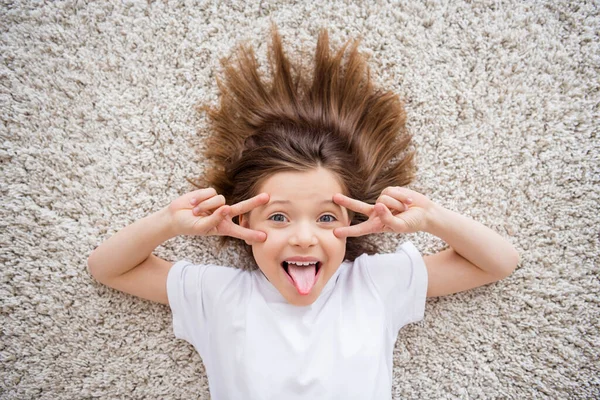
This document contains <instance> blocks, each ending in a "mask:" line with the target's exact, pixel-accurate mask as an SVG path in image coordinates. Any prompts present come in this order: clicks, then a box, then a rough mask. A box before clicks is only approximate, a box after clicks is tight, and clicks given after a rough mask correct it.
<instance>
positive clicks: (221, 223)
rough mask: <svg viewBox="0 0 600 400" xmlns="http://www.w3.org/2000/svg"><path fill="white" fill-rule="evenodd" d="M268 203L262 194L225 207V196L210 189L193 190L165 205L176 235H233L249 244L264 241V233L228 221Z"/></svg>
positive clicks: (265, 194)
mask: <svg viewBox="0 0 600 400" xmlns="http://www.w3.org/2000/svg"><path fill="white" fill-rule="evenodd" d="M268 202H269V195H268V194H267V193H261V194H259V195H258V196H255V197H252V198H251V199H248V200H244V201H241V202H239V203H237V204H234V205H231V206H228V205H226V204H225V197H224V196H223V195H220V194H217V191H216V190H215V189H213V188H207V189H200V190H195V191H193V192H189V193H186V194H184V195H183V196H181V197H179V198H177V199H175V200H173V201H172V202H171V204H170V205H169V206H168V210H169V215H170V216H171V220H172V221H173V225H174V226H173V229H174V230H175V232H176V233H177V235H200V236H211V235H218V236H233V237H236V238H238V239H242V240H247V241H249V242H264V241H265V240H266V238H267V234H266V233H264V232H261V231H255V230H252V229H247V228H243V227H241V226H239V225H237V224H235V223H234V222H233V221H232V220H231V218H232V217H234V216H236V215H240V214H245V213H247V212H249V211H250V210H252V209H254V208H256V207H258V206H261V205H263V204H266V203H268Z"/></svg>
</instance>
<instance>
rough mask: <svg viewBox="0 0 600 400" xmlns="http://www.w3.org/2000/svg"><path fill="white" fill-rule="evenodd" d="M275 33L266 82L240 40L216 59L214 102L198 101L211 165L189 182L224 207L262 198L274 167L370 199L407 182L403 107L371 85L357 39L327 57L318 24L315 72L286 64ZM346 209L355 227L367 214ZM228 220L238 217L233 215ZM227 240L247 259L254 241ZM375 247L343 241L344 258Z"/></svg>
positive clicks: (409, 163) (410, 160) (222, 241)
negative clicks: (220, 73)
mask: <svg viewBox="0 0 600 400" xmlns="http://www.w3.org/2000/svg"><path fill="white" fill-rule="evenodd" d="M271 39H272V41H271V45H270V47H269V49H268V61H269V74H268V75H269V77H268V79H266V80H265V79H264V78H265V77H263V76H261V74H260V73H259V65H258V63H257V60H256V57H255V54H254V51H253V49H252V47H251V46H247V45H244V44H241V45H239V47H238V48H237V51H235V52H234V56H235V57H234V56H232V57H229V58H225V59H222V60H221V63H222V65H223V67H224V79H223V80H222V81H221V80H220V79H219V78H217V84H218V88H219V92H220V104H219V106H218V107H210V106H208V105H199V106H197V110H198V111H200V112H203V111H205V112H206V113H207V116H208V118H209V122H210V125H211V133H210V136H209V137H208V138H207V141H206V143H205V151H204V154H203V160H204V161H205V162H206V163H207V168H206V170H205V174H204V176H202V177H200V179H198V180H197V181H196V182H194V181H193V180H190V179H187V180H188V182H190V183H191V184H193V185H194V186H195V187H197V188H205V187H212V188H214V189H215V190H216V191H217V192H218V193H219V194H222V195H223V196H224V197H225V199H226V202H227V204H230V205H231V204H235V203H238V202H240V201H243V200H246V199H248V198H251V197H253V196H256V195H258V194H260V193H259V192H258V189H259V188H260V186H261V184H262V182H264V180H265V179H267V178H268V177H270V176H271V175H273V174H275V173H277V172H283V171H308V170H311V169H315V168H317V167H322V168H325V169H327V170H329V171H330V172H332V173H333V174H334V175H335V176H336V177H337V179H338V180H339V183H340V185H341V187H342V188H344V193H343V194H345V195H346V196H349V197H352V198H354V199H357V200H361V201H363V202H366V203H369V204H375V201H376V200H377V198H378V197H379V195H380V194H381V192H382V191H383V190H384V189H385V188H386V187H388V186H406V185H408V184H410V183H411V182H412V181H413V179H414V177H415V170H416V166H415V152H416V150H415V149H414V146H412V137H411V135H410V134H409V133H408V131H407V129H406V113H405V111H404V106H403V103H402V101H401V100H400V98H399V97H398V95H397V94H395V93H393V92H391V91H385V90H381V89H378V88H376V87H374V85H373V83H372V82H371V78H370V69H369V67H368V65H367V62H366V58H365V57H364V56H363V55H361V54H360V53H359V52H358V45H359V43H360V40H361V39H357V40H354V41H352V40H349V41H348V42H346V43H345V44H344V45H343V46H342V47H341V48H340V49H339V50H338V51H337V52H335V54H331V53H330V51H329V36H328V33H327V30H325V29H322V30H321V31H320V32H319V35H318V40H317V46H316V51H315V56H314V61H313V68H312V70H311V71H302V70H301V68H300V65H301V63H292V62H290V60H289V59H288V57H287V56H286V55H285V53H284V50H283V46H282V41H281V36H280V35H279V33H278V30H277V27H276V26H275V25H273V26H272V32H271ZM348 47H349V51H347V49H348ZM347 52H348V54H347V55H346V53H347ZM236 63H237V64H236ZM307 75H308V76H307ZM348 211H349V215H350V218H351V221H352V222H351V224H352V225H355V224H358V223H360V222H362V221H365V220H366V219H367V216H365V215H362V214H358V213H353V212H351V211H350V210H348ZM233 221H234V222H235V223H239V221H238V219H237V217H234V219H233ZM229 242H237V243H239V244H243V246H244V248H245V250H246V252H247V254H248V255H249V256H250V258H252V248H251V246H249V245H247V244H246V243H245V242H243V241H242V240H240V239H237V238H233V237H230V236H220V237H219V251H220V250H221V249H222V247H223V246H224V245H226V244H227V243H229ZM378 252H379V249H378V247H377V245H376V244H375V243H373V242H371V241H370V240H369V236H361V237H348V238H347V242H346V255H345V260H348V261H354V259H355V258H356V257H358V256H360V255H361V254H363V253H367V254H375V253H378ZM252 259H253V258H252ZM252 268H257V266H256V265H254V266H253V267H252Z"/></svg>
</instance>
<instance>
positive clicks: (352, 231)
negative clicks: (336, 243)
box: [333, 219, 381, 239]
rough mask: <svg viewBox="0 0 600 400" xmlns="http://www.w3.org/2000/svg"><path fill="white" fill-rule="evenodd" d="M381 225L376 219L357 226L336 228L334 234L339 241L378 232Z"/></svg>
mask: <svg viewBox="0 0 600 400" xmlns="http://www.w3.org/2000/svg"><path fill="white" fill-rule="evenodd" d="M380 225H381V224H380V223H379V222H378V221H376V220H375V219H369V220H368V221H365V222H361V223H360V224H357V225H352V226H345V227H343V228H335V229H334V230H333V234H334V235H335V236H336V237H337V238H339V239H342V238H345V237H357V236H363V235H368V234H371V233H375V232H378V231H379V226H380Z"/></svg>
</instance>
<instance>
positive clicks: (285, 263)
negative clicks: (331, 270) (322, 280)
mask: <svg viewBox="0 0 600 400" xmlns="http://www.w3.org/2000/svg"><path fill="white" fill-rule="evenodd" d="M281 266H282V267H283V269H284V270H285V272H286V273H287V274H288V275H290V270H289V269H288V263H287V261H284V262H282V263H281ZM320 268H321V262H320V261H317V271H316V272H317V273H319V269H320ZM291 277H292V276H291V275H290V278H291Z"/></svg>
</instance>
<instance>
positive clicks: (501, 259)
mask: <svg viewBox="0 0 600 400" xmlns="http://www.w3.org/2000/svg"><path fill="white" fill-rule="evenodd" d="M428 215H429V217H428V218H427V222H426V224H425V229H424V231H425V232H428V233H430V234H432V235H435V236H437V237H439V238H440V239H442V240H443V241H444V242H446V243H448V245H449V246H450V247H451V248H450V249H447V250H444V251H442V252H440V253H438V254H435V255H431V256H425V257H424V260H425V264H426V266H427V271H428V274H429V284H428V289H427V296H428V297H433V296H442V295H446V294H451V293H456V292H460V291H463V290H467V289H472V288H475V287H478V286H482V285H485V284H488V283H492V282H495V281H498V280H500V279H503V278H506V277H507V276H509V275H510V274H511V273H512V272H513V271H514V270H515V269H516V267H517V264H518V263H519V253H518V252H517V250H516V249H515V248H514V247H513V246H512V245H511V244H510V243H509V242H508V241H507V240H506V239H504V238H503V237H502V236H500V235H499V234H498V233H496V232H494V231H493V230H491V229H489V228H487V227H486V226H484V225H482V224H481V223H479V222H477V221H474V220H472V219H470V218H468V217H465V216H463V215H460V214H458V213H456V212H454V211H451V210H448V209H446V208H443V207H442V206H439V205H437V204H436V205H435V206H433V207H432V208H431V209H429V214H428Z"/></svg>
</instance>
